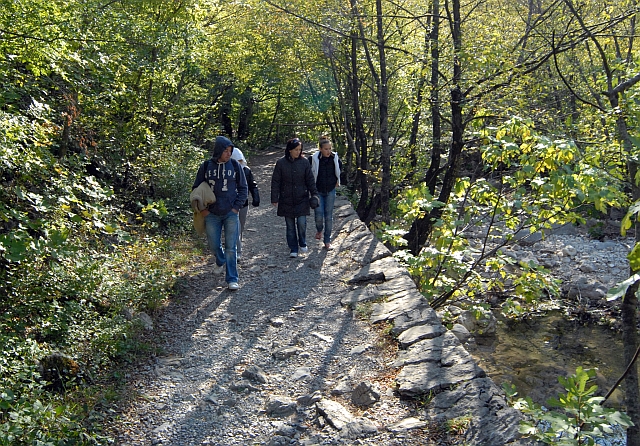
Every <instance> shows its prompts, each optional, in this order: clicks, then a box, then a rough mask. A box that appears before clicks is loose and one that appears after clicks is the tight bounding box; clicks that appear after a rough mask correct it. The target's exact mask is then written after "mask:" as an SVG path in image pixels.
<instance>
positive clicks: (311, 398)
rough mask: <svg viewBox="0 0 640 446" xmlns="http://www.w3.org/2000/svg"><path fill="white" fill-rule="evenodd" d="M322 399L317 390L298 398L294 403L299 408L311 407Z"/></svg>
mask: <svg viewBox="0 0 640 446" xmlns="http://www.w3.org/2000/svg"><path fill="white" fill-rule="evenodd" d="M321 399H322V393H320V391H319V390H316V391H315V392H313V393H311V394H307V395H302V396H299V397H298V398H297V399H296V402H297V403H298V404H299V405H301V406H311V405H312V404H315V403H317V402H318V401H320V400H321Z"/></svg>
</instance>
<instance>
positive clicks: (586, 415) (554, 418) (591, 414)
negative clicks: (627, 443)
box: [503, 367, 633, 445]
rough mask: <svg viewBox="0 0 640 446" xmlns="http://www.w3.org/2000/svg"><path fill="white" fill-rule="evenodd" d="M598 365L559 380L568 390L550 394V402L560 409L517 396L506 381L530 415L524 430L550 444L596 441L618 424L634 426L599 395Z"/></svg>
mask: <svg viewBox="0 0 640 446" xmlns="http://www.w3.org/2000/svg"><path fill="white" fill-rule="evenodd" d="M595 376H596V371H595V370H594V369H587V370H583V369H582V367H578V368H577V369H576V373H575V375H570V376H568V377H566V378H564V377H558V381H559V382H560V384H561V385H562V386H563V387H564V388H565V390H566V391H567V393H566V394H561V395H558V398H550V399H549V400H547V404H548V406H549V407H551V408H555V409H557V410H549V409H547V408H546V407H543V406H540V405H538V404H536V403H534V402H533V401H532V400H531V398H528V397H527V398H519V399H516V396H517V392H516V389H515V386H513V385H509V384H504V385H503V389H504V390H505V392H506V394H507V398H508V399H509V402H510V403H511V404H512V405H513V407H515V408H516V409H518V410H520V411H522V413H523V414H524V415H525V416H526V417H527V419H526V420H524V421H522V422H521V423H520V429H519V430H520V433H522V434H523V435H524V436H525V437H530V438H534V439H536V440H538V441H542V442H544V443H546V444H558V445H594V444H595V441H596V440H598V439H603V438H604V437H605V435H608V434H612V433H613V429H614V428H615V427H616V426H621V427H623V428H625V427H629V426H633V423H632V422H631V420H630V419H629V417H628V416H627V415H626V414H624V413H623V412H620V411H617V410H615V409H610V408H606V407H603V406H602V403H603V402H604V398H603V397H598V396H595V394H596V392H597V390H598V386H596V385H593V384H591V382H592V380H593V379H594V378H595Z"/></svg>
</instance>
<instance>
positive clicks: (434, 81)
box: [424, 0, 442, 196]
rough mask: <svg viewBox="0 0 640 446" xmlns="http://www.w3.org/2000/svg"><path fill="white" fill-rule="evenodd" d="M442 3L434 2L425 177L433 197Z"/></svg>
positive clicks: (438, 149)
mask: <svg viewBox="0 0 640 446" xmlns="http://www.w3.org/2000/svg"><path fill="white" fill-rule="evenodd" d="M439 17H440V2H439V1H438V0H433V28H432V30H431V36H430V40H431V81H430V84H431V97H430V101H431V132H432V142H431V162H430V163H429V169H428V170H427V173H426V175H425V179H424V180H425V183H426V185H427V189H428V190H429V193H430V194H431V195H432V196H435V194H436V184H437V181H438V173H439V172H440V157H441V155H442V146H441V139H442V138H441V137H442V133H441V132H442V130H441V128H440V94H439V91H440V88H439V85H438V73H439V70H440V48H439V46H438V37H439V34H440V18H439Z"/></svg>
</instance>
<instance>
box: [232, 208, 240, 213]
mask: <svg viewBox="0 0 640 446" xmlns="http://www.w3.org/2000/svg"><path fill="white" fill-rule="evenodd" d="M231 212H233V213H234V214H237V213H238V212H240V211H239V210H237V209H235V208H231Z"/></svg>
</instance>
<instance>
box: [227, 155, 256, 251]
mask: <svg viewBox="0 0 640 446" xmlns="http://www.w3.org/2000/svg"><path fill="white" fill-rule="evenodd" d="M234 151H235V148H234ZM231 156H233V154H232V155H231ZM238 163H240V165H241V166H242V171H243V172H244V176H245V178H246V179H247V186H248V187H249V193H250V194H251V206H253V207H258V206H260V191H259V190H258V183H256V180H255V179H254V178H253V172H251V169H249V166H247V165H246V161H245V165H243V163H242V161H240V160H238ZM248 213H249V199H248V198H247V201H245V202H244V206H242V208H241V209H240V213H239V214H238V217H239V218H240V229H239V231H238V241H237V243H236V245H237V249H236V250H237V254H238V258H240V257H241V256H242V233H243V232H244V225H245V223H246V221H247V214H248Z"/></svg>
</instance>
